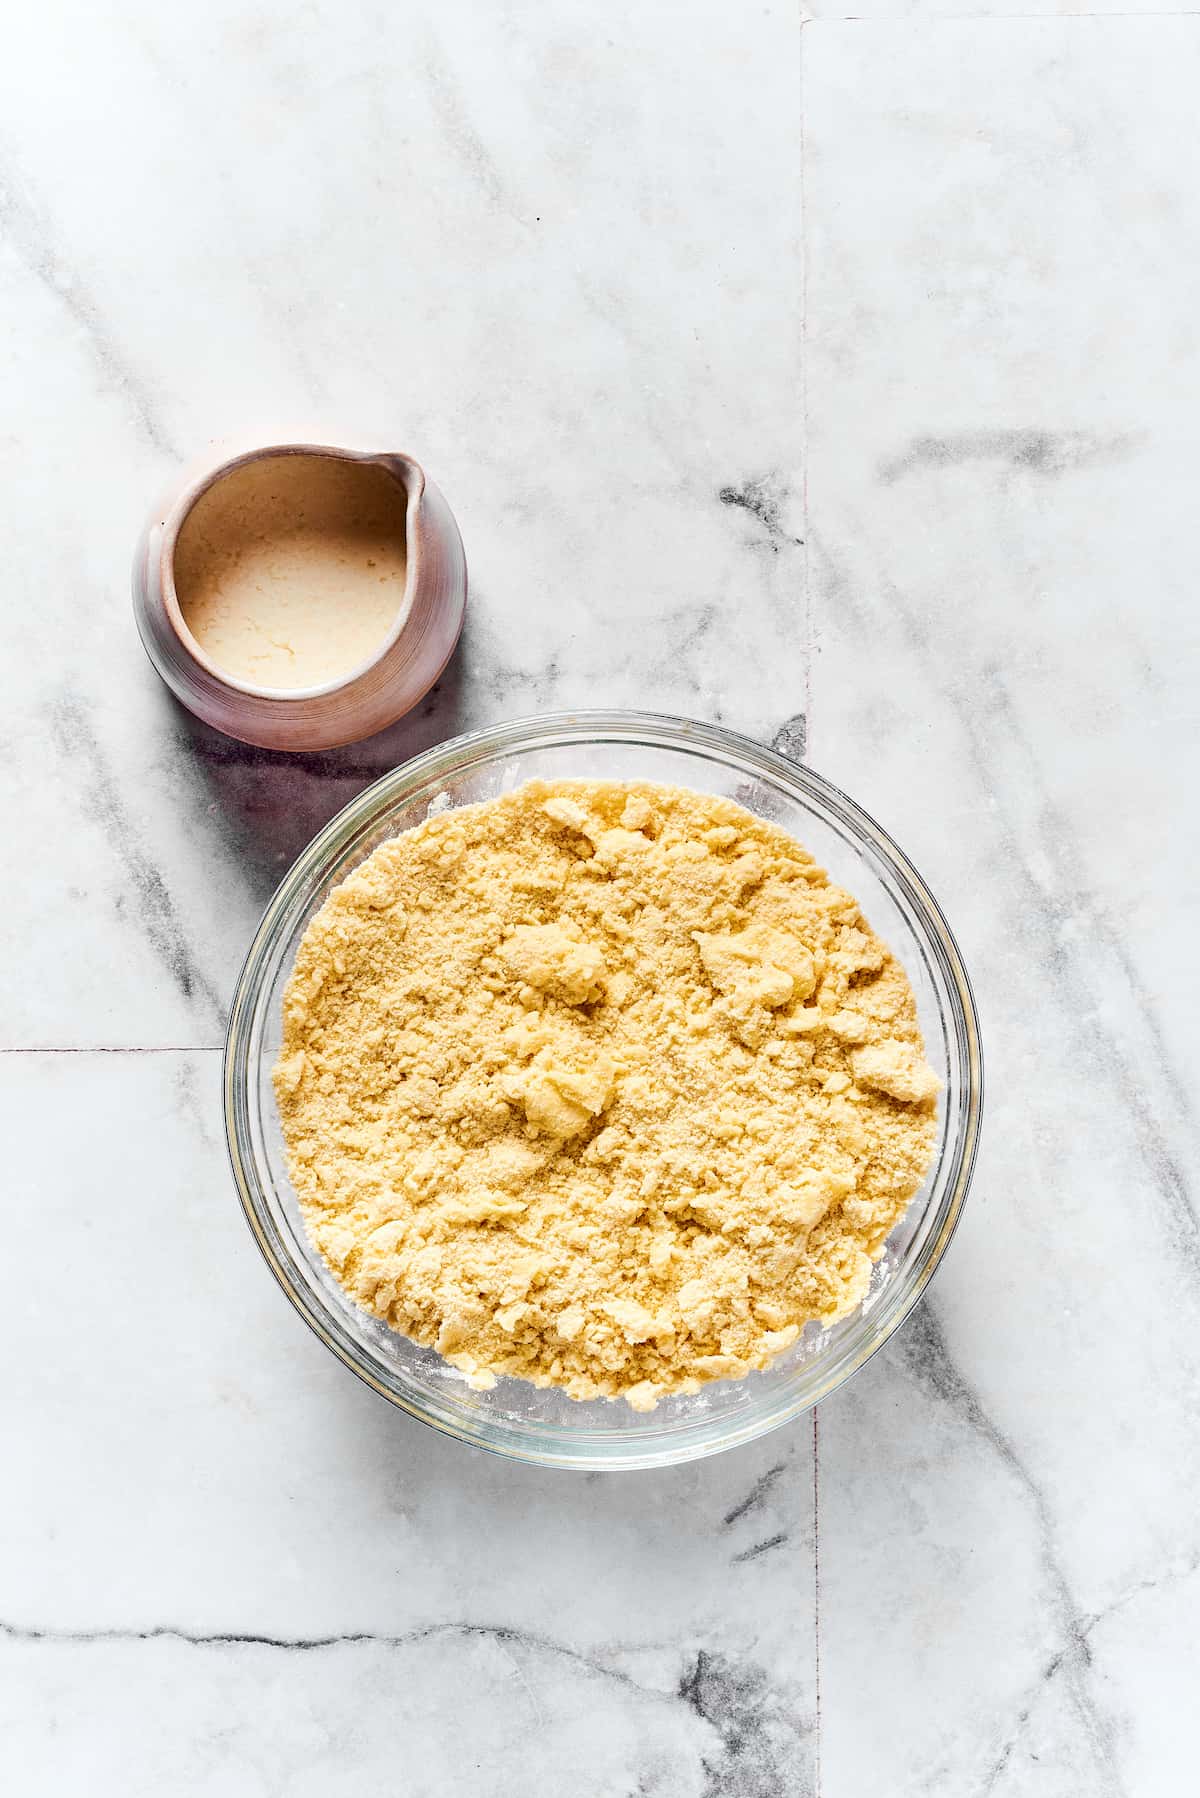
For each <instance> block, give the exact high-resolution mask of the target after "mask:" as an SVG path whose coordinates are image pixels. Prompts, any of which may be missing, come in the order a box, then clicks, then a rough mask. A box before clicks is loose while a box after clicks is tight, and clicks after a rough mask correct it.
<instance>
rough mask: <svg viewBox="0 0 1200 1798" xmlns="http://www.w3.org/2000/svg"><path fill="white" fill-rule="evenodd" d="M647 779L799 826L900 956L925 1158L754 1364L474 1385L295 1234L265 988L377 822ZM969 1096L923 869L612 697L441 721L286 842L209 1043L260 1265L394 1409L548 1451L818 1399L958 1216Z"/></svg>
mask: <svg viewBox="0 0 1200 1798" xmlns="http://www.w3.org/2000/svg"><path fill="white" fill-rule="evenodd" d="M535 777H540V778H542V779H545V780H556V779H563V778H573V777H585V778H594V779H605V780H652V781H664V782H669V783H672V784H675V785H678V786H684V787H692V788H695V789H698V790H700V791H702V792H708V793H718V794H721V795H723V796H724V797H725V798H728V799H732V800H735V801H736V802H737V803H738V804H739V805H742V806H745V807H746V809H747V810H748V811H751V812H755V813H757V814H758V816H760V817H762V818H767V819H770V820H771V821H772V822H773V823H775V824H778V825H780V826H781V827H782V828H783V829H784V830H786V831H788V832H789V833H790V834H791V835H792V836H794V837H796V838H798V839H799V841H800V842H802V843H803V844H804V845H805V846H806V847H807V848H808V849H809V850H810V851H811V852H812V853H813V854H814V855H815V856H816V857H817V859H818V860H819V861H820V862H822V863H823V864H824V865H825V866H826V867H827V868H828V869H829V871H830V873H831V875H832V876H833V878H834V879H835V880H837V881H838V882H839V883H840V884H842V885H843V886H845V887H846V888H848V889H849V891H850V892H852V893H853V894H854V895H855V897H856V898H857V899H858V901H859V902H860V904H861V906H862V908H863V911H864V912H865V914H866V916H867V918H868V919H869V920H870V922H871V925H872V926H873V928H874V929H875V930H876V931H877V932H878V934H879V935H880V936H882V937H883V938H884V940H885V941H886V942H888V943H889V944H890V946H891V947H892V949H893V950H894V952H895V953H896V955H898V956H899V958H900V960H901V961H902V962H903V964H904V967H905V969H906V970H907V972H908V976H909V979H910V980H911V982H912V985H913V989H914V991H915V993H916V997H917V1005H918V1008H919V1012H920V1019H921V1027H922V1030H923V1032H924V1035H925V1045H926V1052H927V1054H928V1057H929V1060H930V1062H931V1063H932V1065H933V1067H934V1068H935V1069H936V1071H937V1073H938V1074H939V1075H940V1077H941V1079H942V1081H943V1091H942V1095H941V1099H940V1101H939V1130H938V1143H937V1150H936V1154H935V1158H934V1162H933V1166H932V1169H931V1172H930V1175H929V1178H928V1179H927V1180H926V1182H925V1185H924V1186H923V1187H922V1188H921V1191H920V1192H919V1193H918V1195H917V1196H916V1198H915V1199H914V1200H913V1202H912V1204H911V1206H910V1207H909V1209H908V1211H907V1212H906V1214H905V1216H904V1218H903V1220H902V1221H901V1222H900V1224H898V1225H897V1227H896V1229H895V1230H894V1231H893V1233H892V1235H891V1236H890V1238H889V1239H888V1243H887V1246H886V1249H885V1252H884V1254H883V1257H882V1258H881V1260H880V1261H879V1263H878V1265H877V1267H876V1269H875V1274H874V1278H873V1280H872V1283H871V1288H870V1291H869V1293H868V1295H867V1298H866V1300H865V1301H864V1303H863V1305H862V1306H861V1307H860V1309H859V1310H858V1311H856V1312H855V1313H854V1314H853V1315H852V1316H850V1317H847V1318H844V1319H842V1320H841V1321H840V1322H839V1323H837V1324H835V1325H833V1326H832V1327H831V1328H828V1329H819V1328H818V1327H817V1326H815V1325H810V1326H809V1327H808V1328H807V1329H806V1330H805V1332H804V1333H803V1335H802V1336H801V1338H800V1340H799V1342H797V1343H796V1345H795V1346H794V1347H793V1348H792V1349H791V1350H789V1351H788V1352H787V1353H786V1354H785V1355H783V1356H781V1357H780V1358H779V1359H778V1360H777V1361H776V1362H775V1363H774V1365H773V1366H772V1367H771V1368H769V1369H768V1370H767V1371H765V1372H762V1373H753V1374H750V1375H749V1376H748V1377H747V1378H746V1379H744V1380H737V1381H729V1380H726V1381H718V1382H714V1383H713V1384H711V1385H708V1386H706V1387H704V1389H703V1390H702V1391H701V1392H700V1393H698V1394H697V1395H695V1396H694V1397H686V1396H680V1397H674V1398H669V1399H664V1400H663V1401H662V1403H661V1404H660V1405H659V1407H658V1409H657V1410H656V1411H654V1412H651V1413H649V1414H639V1413H636V1412H634V1411H632V1410H630V1409H629V1407H628V1406H627V1405H625V1404H624V1403H622V1402H619V1401H618V1402H605V1401H602V1400H597V1401H593V1402H591V1403H586V1404H580V1403H577V1402H575V1401H573V1400H571V1399H568V1398H567V1397H566V1396H565V1395H564V1394H563V1393H560V1392H556V1391H549V1390H547V1391H539V1390H537V1389H536V1388H535V1387H533V1386H531V1385H529V1384H528V1383H527V1382H526V1381H522V1380H513V1379H503V1380H501V1381H500V1382H499V1383H498V1385H497V1386H496V1387H495V1388H494V1389H493V1390H492V1391H490V1392H474V1391H472V1390H471V1388H470V1387H469V1386H468V1385H467V1384H466V1382H465V1380H464V1378H463V1376H462V1375H461V1374H459V1373H458V1372H457V1371H456V1370H455V1369H453V1368H451V1367H449V1366H448V1365H447V1364H446V1362H444V1361H443V1360H442V1359H441V1357H440V1356H439V1355H437V1354H436V1353H435V1352H434V1351H433V1350H431V1349H425V1348H420V1347H418V1346H417V1344H415V1343H413V1342H410V1341H408V1340H407V1338H405V1337H403V1336H400V1335H398V1334H397V1333H396V1332H395V1331H393V1330H390V1329H388V1327H387V1326H386V1325H384V1324H382V1323H381V1322H379V1320H378V1319H375V1318H372V1317H371V1316H370V1315H368V1314H367V1313H366V1312H364V1311H362V1310H360V1309H359V1308H358V1307H357V1306H356V1305H354V1304H353V1303H352V1302H351V1301H350V1299H349V1298H348V1297H347V1296H346V1294H345V1293H344V1292H343V1290H342V1288H341V1287H340V1286H339V1285H338V1283H337V1281H336V1280H335V1279H334V1278H333V1277H332V1275H331V1274H330V1273H329V1270H328V1269H327V1267H326V1266H325V1263H324V1261H323V1260H322V1259H321V1257H320V1256H319V1255H318V1254H317V1252H316V1251H315V1250H314V1249H313V1247H312V1246H311V1244H310V1243H309V1240H308V1236H307V1234H306V1232H305V1229H304V1224H303V1220H302V1218H301V1215H300V1210H299V1206H298V1204H297V1201H296V1196H295V1194H294V1192H293V1190H292V1186H291V1182H290V1180H289V1178H288V1173H287V1165H286V1160H285V1157H284V1152H283V1143H282V1139H281V1136H280V1131H279V1121H278V1116H277V1113H276V1109H275V1098H274V1093H273V1090H272V1086H271V1068H272V1065H273V1063H274V1061H275V1058H276V1055H277V1053H278V1049H279V1040H280V1028H281V1010H280V1006H281V998H282V992H283V987H284V985H285V983H286V981H287V978H288V975H289V973H290V971H291V967H292V962H293V959H294V956H295V953H296V949H297V946H298V944H299V941H300V938H301V937H302V935H303V934H304V931H305V929H306V927H307V925H308V922H309V920H310V918H311V917H312V916H313V914H314V913H315V912H316V911H317V910H319V908H320V906H321V905H322V903H323V902H324V900H325V897H326V895H327V894H328V893H329V891H330V889H331V888H332V887H334V886H336V885H337V883H338V882H339V881H341V880H343V879H344V878H345V876H346V875H347V874H349V873H350V871H351V870H352V869H353V868H355V867H356V866H357V865H358V864H359V863H360V862H361V861H363V860H364V859H365V857H367V856H368V855H370V853H371V851H372V850H373V849H375V848H376V847H377V845H378V844H379V843H381V842H383V841H384V840H385V839H386V838H388V837H391V836H394V835H395V834H396V833H397V832H398V831H401V830H405V829H408V828H409V827H411V826H412V825H415V824H419V823H421V822H422V820H423V819H425V818H426V817H427V816H429V814H430V812H431V811H437V810H444V809H445V808H446V807H447V806H457V805H469V804H472V803H474V802H476V801H478V800H482V799H494V798H496V797H498V796H499V795H500V794H501V793H506V792H508V791H510V790H511V789H512V788H513V787H517V786H520V785H521V783H522V782H524V781H526V780H530V779H533V778H535ZM981 1101H982V1063H981V1056H980V1045H979V1032H978V1024H977V1020H976V1015H975V1007H974V1003H973V1000H972V997H971V989H970V985H969V982H968V980H967V975H966V972H965V969H964V968H963V965H962V960H961V957H960V955H959V952H958V948H957V945H956V944H955V942H954V939H953V937H952V935H951V933H950V931H949V929H948V927H947V925H946V922H945V920H944V918H943V917H942V915H941V912H940V911H939V909H938V907H937V904H936V902H935V901H934V899H933V897H932V895H931V894H930V892H929V890H928V888H927V887H926V886H925V883H924V881H923V880H922V879H921V877H920V876H919V875H918V874H917V872H916V870H915V869H914V868H913V867H912V865H911V864H910V863H909V862H908V861H907V859H906V858H905V857H904V855H903V854H902V853H901V851H900V850H899V849H898V848H897V847H896V845H895V844H894V843H893V842H892V841H891V840H890V838H889V837H888V836H887V835H886V834H885V833H884V832H883V831H882V830H881V829H880V828H879V826H878V825H876V824H875V823H874V822H873V821H872V820H871V819H870V818H869V817H868V816H867V815H866V813H865V812H863V811H862V810H861V809H860V808H859V807H858V806H856V805H855V804H854V803H853V801H852V800H849V799H847V798H846V797H845V795H843V794H842V793H840V792H838V790H837V789H836V788H835V787H832V786H830V785H829V783H828V782H827V781H824V780H822V779H821V778H820V777H819V776H818V775H816V774H813V773H812V772H811V771H810V770H808V769H807V768H803V767H799V766H796V765H794V764H793V763H791V762H789V761H786V760H784V759H783V758H782V757H781V756H779V755H776V754H774V753H773V752H772V751H770V750H767V749H763V748H762V747H760V746H759V745H758V744H757V743H754V742H752V741H750V740H749V739H747V738H744V737H739V736H736V735H734V734H733V733H732V732H730V731H725V730H722V729H718V728H717V727H715V726H712V725H704V724H698V723H691V722H688V721H687V720H682V719H671V718H658V717H650V716H642V715H639V714H634V713H627V712H611V713H609V712H583V713H572V714H563V715H561V716H554V717H545V718H541V719H532V720H524V721H522V722H518V723H514V724H507V725H502V726H499V727H498V728H496V729H494V730H489V731H481V732H478V733H475V734H473V735H470V736H465V737H459V738H457V739H455V740H454V741H453V742H451V743H447V744H445V745H444V746H442V747H441V748H439V749H436V750H433V751H431V752H430V753H429V754H427V755H423V756H419V757H418V758H417V759H416V760H414V761H411V762H408V763H406V764H405V765H404V766H403V767H401V768H397V769H396V770H395V771H394V772H393V773H391V774H388V775H385V776H384V778H383V779H382V780H380V781H378V782H376V784H375V785H374V786H372V787H370V788H368V789H367V791H366V792H364V793H362V794H360V795H359V797H358V798H357V799H355V800H353V801H352V802H351V803H350V804H349V805H348V806H346V808H345V809H344V810H343V811H342V812H340V813H339V814H338V816H337V817H336V818H334V819H333V821H332V822H331V823H330V824H328V825H327V826H326V828H325V829H324V830H323V831H322V832H321V833H320V835H319V836H317V837H316V838H315V839H314V840H313V842H312V843H311V844H310V845H309V847H308V848H307V849H306V850H305V851H304V853H303V854H302V855H301V856H300V858H299V860H298V861H297V862H296V864H295V866H294V867H293V868H292V870H291V872H290V873H289V874H288V875H287V877H286V878H285V880H284V881H283V883H282V885H281V886H280V888H279V891H278V892H277V893H276V895H275V897H274V899H273V900H272V901H271V904H270V905H269V907H268V908H267V912H266V914H265V916H264V918H263V921H262V923H261V925H260V926H259V930H258V933H257V935H256V936H255V939H254V942H253V944H252V946H251V949H250V953H249V955H248V957H247V960H246V964H245V967H244V969H243V971H242V975H241V978H240V981H239V983H238V988H237V992H236V995H235V998H234V1003H233V1011H232V1016H231V1019H230V1025H229V1037H228V1043H227V1046H226V1055H225V1108H226V1125H227V1130H228V1136H229V1147H230V1154H231V1157H232V1161H233V1169H234V1175H235V1178H236V1181H237V1184H238V1188H239V1191H240V1193H241V1198H242V1204H243V1206H244V1208H245V1211H246V1215H247V1218H248V1220H249V1222H250V1226H251V1228H252V1229H253V1231H254V1234H255V1236H256V1238H257V1240H258V1243H259V1246H260V1248H261V1249H262V1251H263V1254H264V1255H265V1256H266V1259H267V1261H268V1263H269V1264H270V1266H271V1268H272V1270H273V1272H274V1273H275V1276H276V1278H277V1279H278V1280H279V1282H280V1284H281V1285H282V1287H283V1289H284V1291H285V1292H286V1293H287V1295H288V1297H289V1298H290V1299H291V1301H292V1303H293V1304H294V1305H295V1307H296V1309H297V1310H298V1311H299V1312H300V1314H301V1316H302V1317H303V1318H304V1319H305V1321H306V1322H307V1323H308V1324H309V1325H310V1326H311V1327H312V1328H313V1329H314V1330H315V1331H316V1332H317V1334H318V1335H319V1336H320V1338H321V1340H322V1341H323V1342H324V1343H326V1345H327V1346H328V1347H329V1348H330V1349H332V1350H333V1352H334V1353H335V1354H336V1355H338V1356H340V1357H341V1359H342V1360H343V1361H344V1362H345V1363H346V1365H347V1366H348V1367H350V1368H352V1369H353V1370H354V1372H355V1373H357V1374H358V1375H359V1376H360V1377H361V1378H362V1379H364V1380H366V1381H367V1382H368V1384H369V1385H371V1386H373V1387H374V1388H375V1390H376V1391H377V1392H380V1393H382V1394H383V1395H384V1396H385V1397H386V1398H388V1399H390V1400H392V1402H393V1403H395V1404H396V1405H399V1406H400V1407H401V1409H403V1410H405V1411H407V1412H409V1413H410V1414H411V1415H412V1416H414V1417H418V1418H420V1419H422V1420H423V1421H424V1422H425V1423H428V1424H431V1425H433V1426H434V1427H435V1428H438V1429H441V1430H444V1431H446V1432H447V1433H449V1434H450V1435H453V1436H457V1437H460V1438H461V1439H462V1440H464V1441H466V1442H471V1443H475V1444H477V1445H478V1446H479V1447H482V1448H487V1449H491V1450H493V1451H494V1452H496V1453H500V1454H505V1455H510V1456H514V1457H516V1458H518V1459H521V1460H527V1461H535V1462H539V1463H543V1464H546V1465H551V1466H558V1467H574V1468H582V1469H592V1470H594V1469H598V1468H635V1467H654V1466H662V1465H666V1464H668V1463H672V1462H679V1461H687V1460H691V1459H694V1458H695V1457H697V1456H700V1455H707V1454H715V1453H717V1452H718V1451H719V1450H722V1449H727V1448H732V1447H734V1446H735V1445H736V1444H738V1443H741V1442H748V1441H750V1440H751V1439H752V1438H753V1437H755V1436H759V1435H762V1434H763V1433H764V1432H765V1431H767V1430H772V1429H775V1428H776V1427H777V1426H778V1425H780V1424H785V1423H787V1422H789V1421H790V1420H792V1419H794V1418H795V1417H797V1416H798V1415H800V1414H801V1413H802V1412H804V1411H806V1410H808V1408H809V1407H810V1406H812V1405H814V1404H816V1403H817V1402H818V1400H820V1399H822V1398H825V1397H826V1396H827V1395H828V1394H829V1393H830V1392H832V1391H833V1390H834V1389H835V1387H837V1386H839V1385H841V1383H842V1382H843V1381H844V1380H846V1379H848V1378H849V1376H850V1375H851V1374H852V1373H854V1371H855V1370H856V1369H857V1368H859V1367H861V1366H862V1364H863V1363H864V1362H865V1361H866V1360H867V1359H868V1357H869V1356H870V1355H872V1354H873V1353H874V1351H875V1350H876V1349H877V1348H879V1346H880V1345H881V1344H882V1343H883V1342H884V1341H886V1339H887V1337H888V1336H890V1335H891V1333H892V1331H893V1330H894V1329H895V1328H896V1327H897V1325H899V1324H900V1323H901V1322H902V1321H903V1319H904V1317H905V1316H906V1315H907V1313H908V1312H909V1311H910V1310H911V1308H912V1306H913V1305H914V1304H915V1303H916V1301H917V1299H918V1298H919V1297H920V1294H921V1292H922V1291H923V1290H924V1287H925V1285H926V1283H927V1282H928V1280H929V1278H930V1275H931V1274H932V1272H933V1270H934V1268H935V1266H936V1265H937V1262H938V1260H939V1259H940V1257H941V1255H942V1254H943V1252H944V1250H945V1248H946V1245H947V1243H948V1241H949V1239H950V1236H951V1233H952V1231H953V1229H954V1226H955V1223H956V1222H957V1219H958V1216H959V1213H960V1211H961V1208H962V1205H963V1201H964V1199H965V1197H966V1192H967V1186H968V1182H969V1179H970V1174H971V1165H972V1161H973V1159H974V1153H975V1144H976V1138H977V1135H978V1129H979V1116H980V1106H981Z"/></svg>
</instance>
